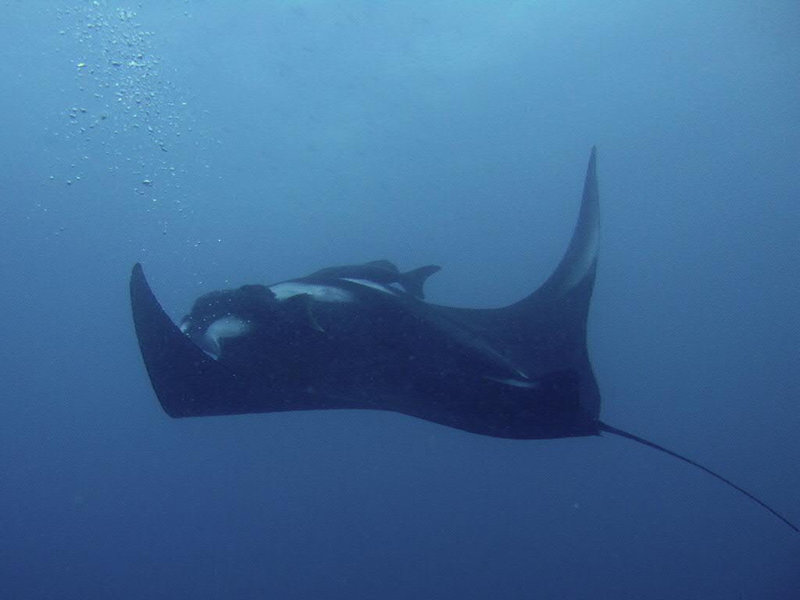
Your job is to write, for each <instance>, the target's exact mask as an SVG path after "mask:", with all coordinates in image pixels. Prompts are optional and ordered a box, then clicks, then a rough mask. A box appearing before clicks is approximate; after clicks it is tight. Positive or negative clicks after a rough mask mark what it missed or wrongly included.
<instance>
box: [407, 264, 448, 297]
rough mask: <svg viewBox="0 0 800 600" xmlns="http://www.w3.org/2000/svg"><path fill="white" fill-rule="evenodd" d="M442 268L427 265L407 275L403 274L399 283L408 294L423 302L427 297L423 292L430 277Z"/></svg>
mask: <svg viewBox="0 0 800 600" xmlns="http://www.w3.org/2000/svg"><path fill="white" fill-rule="evenodd" d="M441 268H442V267H440V266H439V265H427V266H424V267H419V268H417V269H413V270H411V271H408V272H407V273H401V274H400V277H399V283H400V285H402V286H403V289H404V290H405V291H406V292H408V293H409V294H411V295H412V296H414V297H415V298H419V299H420V300H422V299H423V298H424V297H425V294H424V292H423V291H422V288H423V286H424V285H425V281H427V279H428V277H430V276H431V275H433V274H434V273H437V272H439V271H440V270H441Z"/></svg>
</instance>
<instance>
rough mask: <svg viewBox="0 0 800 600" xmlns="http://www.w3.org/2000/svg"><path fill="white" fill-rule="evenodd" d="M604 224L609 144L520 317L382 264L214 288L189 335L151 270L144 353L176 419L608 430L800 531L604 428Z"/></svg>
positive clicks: (134, 279)
mask: <svg viewBox="0 0 800 600" xmlns="http://www.w3.org/2000/svg"><path fill="white" fill-rule="evenodd" d="M599 227H600V222H599V193H598V186H597V172H596V152H595V149H594V148H593V149H592V152H591V156H590V158H589V165H588V169H587V172H586V178H585V182H584V187H583V199H582V202H581V206H580V212H579V214H578V221H577V224H576V226H575V229H574V232H573V235H572V239H571V241H570V243H569V246H568V247H567V250H566V253H565V254H564V256H563V258H562V259H561V261H560V263H559V264H558V266H557V267H556V269H555V271H554V272H553V273H552V274H551V275H550V277H549V278H548V279H547V280H546V281H545V282H544V283H543V284H542V285H541V286H540V287H539V288H538V289H537V290H536V291H534V292H533V293H531V294H530V295H528V296H527V297H525V298H523V299H521V300H519V301H518V302H515V303H513V304H511V305H509V306H506V307H504V308H497V309H468V308H455V307H449V306H442V305H438V304H433V303H428V302H425V301H424V300H423V298H424V293H423V286H424V284H425V281H426V280H427V278H428V277H430V276H431V275H433V274H434V273H436V272H437V271H438V270H439V267H438V266H436V265H429V266H423V267H419V268H417V269H413V270H411V271H409V272H407V273H401V272H400V270H399V269H398V268H397V267H396V266H395V265H394V264H392V263H391V262H389V261H387V260H378V261H372V262H369V263H365V264H361V265H345V266H338V267H328V268H324V269H320V270H318V271H315V272H314V273H312V274H310V275H306V276H304V277H298V278H296V279H292V280H289V281H282V282H278V283H276V284H273V285H270V286H266V285H260V284H256V285H244V286H242V287H240V288H237V289H230V290H222V291H214V292H210V293H208V294H205V295H204V296H201V297H200V298H198V299H197V301H196V302H195V303H194V306H193V307H192V310H191V312H190V313H189V314H188V315H187V316H186V317H184V319H183V320H182V321H181V323H180V325H179V326H178V325H175V324H174V323H173V322H172V321H171V319H170V318H169V317H168V316H167V314H166V313H165V312H164V310H163V309H162V307H161V305H160V304H159V302H158V300H157V299H156V297H155V295H154V294H153V292H152V290H151V289H150V286H149V284H148V282H147V280H146V278H145V275H144V271H143V269H142V266H141V265H140V264H136V265H135V266H134V267H133V273H132V275H131V280H130V294H131V305H132V310H133V321H134V326H135V329H136V335H137V338H138V341H139V348H140V349H141V353H142V357H143V359H144V364H145V367H146V369H147V372H148V374H149V376H150V381H151V383H152V386H153V389H154V391H155V393H156V396H157V397H158V400H159V401H160V403H161V406H162V407H163V409H164V411H165V412H166V413H167V414H168V415H170V416H171V417H199V416H214V415H234V414H245V413H267V412H279V411H297V410H323V409H337V408H346V409H373V410H389V411H395V412H399V413H403V414H405V415H409V416H412V417H417V418H420V419H424V420H427V421H432V422H434V423H439V424H441V425H445V426H448V427H453V428H456V429H461V430H464V431H468V432H472V433H476V434H481V435H487V436H494V437H500V438H513V439H521V440H525V439H546V438H562V437H575V436H590V435H599V434H600V433H601V432H605V433H609V434H614V435H618V436H621V437H624V438H628V439H630V440H633V441H636V442H638V443H640V444H643V445H646V446H650V447H651V448H655V449H657V450H660V451H662V452H665V453H667V454H669V455H671V456H673V457H676V458H678V459H680V460H682V461H684V462H687V463H689V464H691V465H693V466H695V467H697V468H699V469H701V470H703V471H704V472H706V473H708V474H710V475H712V476H713V477H716V478H717V479H719V480H721V481H723V482H724V483H726V484H727V485H729V486H731V487H733V488H734V489H736V490H737V491H739V492H741V493H742V494H744V495H745V496H747V497H748V498H750V499H751V500H753V501H754V502H756V503H758V504H759V505H760V506H762V507H763V508H765V509H766V510H768V511H769V512H771V513H772V514H773V515H775V516H776V517H778V518H779V519H780V520H781V521H783V522H784V523H785V524H786V525H788V526H789V527H791V528H792V529H794V530H795V531H798V532H800V529H798V527H797V526H796V525H795V524H793V523H792V522H790V521H789V520H788V519H787V518H786V517H784V516H782V515H781V514H779V513H778V512H776V511H775V510H774V509H773V508H771V507H770V506H768V505H767V504H765V503H764V502H763V501H761V500H760V499H758V498H757V497H755V496H754V495H752V494H751V493H750V492H748V491H746V490H744V489H742V488H741V487H739V486H737V485H735V484H733V483H732V482H731V481H729V480H727V479H725V478H724V477H722V476H721V475H719V474H717V473H715V472H713V471H711V470H710V469H708V468H706V467H704V466H702V465H700V464H698V463H696V462H695V461H693V460H691V459H689V458H686V457H685V456H682V455H680V454H677V453H675V452H673V451H671V450H668V449H666V448H664V447H662V446H660V445H658V444H655V443H653V442H650V441H648V440H646V439H644V438H641V437H639V436H636V435H634V434H631V433H628V432H626V431H623V430H620V429H617V428H615V427H613V426H611V425H608V424H606V423H604V422H603V421H601V420H600V392H599V389H598V386H597V382H596V380H595V376H594V373H593V371H592V366H591V363H590V361H589V354H588V351H587V348H586V322H587V315H588V311H589V303H590V300H591V297H592V290H593V289H594V281H595V273H596V267H597V253H598V245H599Z"/></svg>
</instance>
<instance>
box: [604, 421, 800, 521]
mask: <svg viewBox="0 0 800 600" xmlns="http://www.w3.org/2000/svg"><path fill="white" fill-rule="evenodd" d="M599 425H600V431H605V432H606V433H611V434H614V435H618V436H620V437H624V438H628V439H629V440H633V441H634V442H638V443H640V444H642V445H644V446H650V447H651V448H655V449H656V450H660V451H661V452H664V453H665V454H669V455H670V456H674V457H675V458H678V459H680V460H682V461H683V462H687V463H689V464H690V465H692V466H695V467H697V468H698V469H700V470H701V471H705V472H706V473H708V474H709V475H712V476H714V477H716V478H717V479H719V480H720V481H722V482H723V483H726V484H728V485H729V486H731V487H732V488H733V489H735V490H737V491H739V492H741V493H742V494H744V495H745V496H747V497H748V498H750V500H752V501H753V502H755V503H756V504H759V505H760V506H762V507H763V508H766V509H767V510H768V511H769V512H771V513H772V514H773V515H775V516H776V517H778V518H779V519H780V520H781V521H783V522H784V523H786V524H787V525H788V526H789V527H791V528H792V529H794V530H795V531H797V532H798V533H800V528H798V527H797V525H795V524H794V523H792V522H791V521H790V520H789V519H787V518H786V517H784V516H783V515H782V514H780V513H779V512H778V511H777V510H775V509H774V508H772V507H771V506H769V505H768V504H767V503H766V502H764V501H762V500H760V499H758V498H756V497H755V496H754V495H753V494H751V493H750V492H748V491H747V490H746V489H744V488H741V487H739V486H738V485H736V484H735V483H733V482H732V481H730V480H729V479H725V478H724V477H723V476H722V475H720V474H719V473H715V472H714V471H712V470H711V469H709V468H708V467H704V466H703V465H701V464H700V463H697V462H695V461H693V460H692V459H690V458H686V457H685V456H682V455H680V454H678V453H677V452H673V451H672V450H667V449H666V448H664V446H659V445H658V444H656V443H654V442H651V441H649V440H646V439H644V438H641V437H639V436H638V435H634V434H632V433H628V432H627V431H623V430H622V429H617V428H616V427H612V426H611V425H608V424H607V423H603V422H602V421H600V422H599Z"/></svg>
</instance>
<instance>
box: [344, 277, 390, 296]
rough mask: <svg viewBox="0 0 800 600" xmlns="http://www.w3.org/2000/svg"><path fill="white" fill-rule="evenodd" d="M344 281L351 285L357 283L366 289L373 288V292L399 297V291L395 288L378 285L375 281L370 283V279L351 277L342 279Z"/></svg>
mask: <svg viewBox="0 0 800 600" xmlns="http://www.w3.org/2000/svg"><path fill="white" fill-rule="evenodd" d="M341 279H342V281H349V282H350V283H355V284H356V285H363V286H364V287H368V288H372V289H373V290H378V291H379V292H382V293H384V294H391V295H393V296H394V295H397V291H396V290H395V289H394V288H391V287H389V286H386V285H381V284H380V283H376V282H374V281H370V280H369V279H354V278H351V277H342V278H341Z"/></svg>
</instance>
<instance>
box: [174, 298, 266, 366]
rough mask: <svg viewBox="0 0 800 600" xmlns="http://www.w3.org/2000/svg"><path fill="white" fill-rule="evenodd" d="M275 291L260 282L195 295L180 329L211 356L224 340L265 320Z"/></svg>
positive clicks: (219, 349)
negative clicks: (197, 296) (199, 295)
mask: <svg viewBox="0 0 800 600" xmlns="http://www.w3.org/2000/svg"><path fill="white" fill-rule="evenodd" d="M274 304H275V295H274V294H273V293H272V292H271V291H270V289H269V288H267V287H265V286H263V285H245V286H242V287H240V288H238V289H235V290H223V291H217V292H211V293H209V294H205V295H203V296H201V297H200V298H198V299H197V300H196V301H195V303H194V306H192V310H191V312H190V313H189V314H188V315H186V316H185V317H184V318H183V319H182V320H181V324H180V330H181V331H182V332H183V333H184V334H185V335H186V336H187V337H189V339H191V340H192V341H193V342H194V343H195V344H197V346H199V347H200V348H201V349H203V350H204V351H205V352H206V353H207V354H209V355H211V356H213V357H214V358H219V357H220V355H221V354H222V350H223V346H224V344H225V343H226V342H227V341H230V340H232V339H236V338H239V337H241V336H244V335H246V334H248V333H250V332H251V331H252V329H253V324H254V323H257V322H264V321H265V318H266V317H268V316H269V315H270V313H271V312H272V311H273V309H274Z"/></svg>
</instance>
